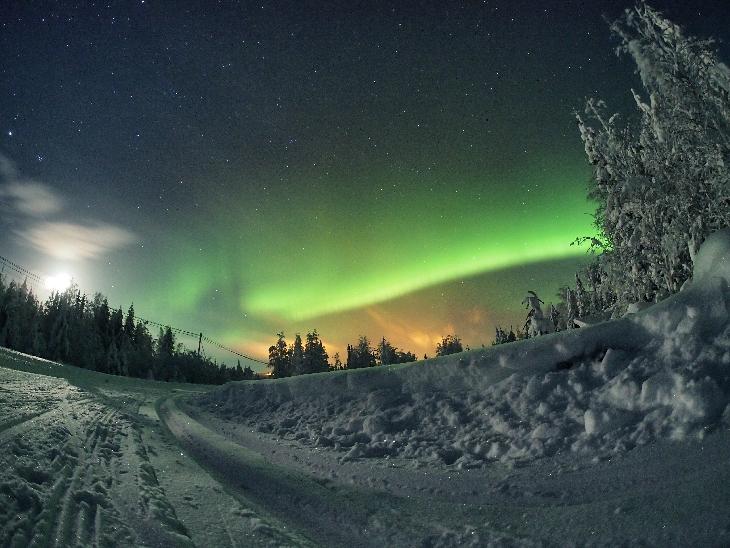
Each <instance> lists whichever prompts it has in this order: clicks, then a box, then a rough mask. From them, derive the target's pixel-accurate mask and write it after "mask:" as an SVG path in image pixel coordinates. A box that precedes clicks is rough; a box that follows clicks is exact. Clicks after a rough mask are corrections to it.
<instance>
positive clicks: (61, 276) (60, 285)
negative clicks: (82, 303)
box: [46, 272, 71, 291]
mask: <svg viewBox="0 0 730 548" xmlns="http://www.w3.org/2000/svg"><path fill="white" fill-rule="evenodd" d="M70 285H71V275H70V274H66V273H65V272H62V273H58V274H55V275H53V276H48V277H46V289H49V290H51V291H64V290H66V289H68V287H69V286H70Z"/></svg>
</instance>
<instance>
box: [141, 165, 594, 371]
mask: <svg viewBox="0 0 730 548" xmlns="http://www.w3.org/2000/svg"><path fill="white" fill-rule="evenodd" d="M431 178H432V179H433V180H432V181H427V182H426V184H424V181H422V180H418V179H415V178H412V179H410V180H408V179H405V180H401V181H400V182H399V183H393V179H392V178H388V177H384V178H383V179H381V180H379V181H378V184H376V185H375V187H376V188H377V189H383V190H382V191H381V190H378V191H376V192H374V193H373V192H368V191H367V189H370V188H373V184H372V182H371V183H370V184H368V185H367V186H365V185H363V186H362V187H361V188H362V190H361V191H360V192H357V191H355V192H353V191H351V190H350V191H347V192H346V191H345V190H344V188H345V187H344V185H343V190H342V193H343V194H346V195H339V196H338V195H336V194H334V193H331V194H330V195H329V196H328V195H326V193H322V194H320V195H319V196H316V199H310V200H309V201H308V200H307V198H308V197H309V198H311V195H310V196H301V195H300V196H296V199H292V200H287V201H283V202H280V201H276V200H274V201H273V203H272V201H269V202H267V201H266V199H265V197H262V196H252V197H251V201H252V202H256V203H257V208H254V209H255V216H251V213H250V209H251V208H250V205H249V206H248V208H246V210H247V211H249V213H248V215H249V216H248V217H246V211H242V210H241V209H238V208H237V207H227V206H224V205H223V204H219V206H220V207H221V211H225V210H226V209H227V211H228V213H227V214H225V215H224V214H219V215H218V216H217V217H218V219H219V221H218V223H220V224H227V225H228V226H231V225H232V224H233V223H232V219H243V223H242V225H241V227H240V229H238V230H236V231H231V230H225V229H224V228H223V227H222V226H214V227H212V228H211V227H207V228H206V229H203V228H202V227H200V228H199V230H196V231H194V232H193V233H194V234H196V235H198V238H197V239H194V238H190V239H188V240H186V241H185V243H184V244H183V245H181V244H180V242H178V243H177V244H176V245H175V251H174V256H169V257H165V258H164V259H163V260H162V261H161V262H162V264H165V265H169V264H173V265H175V266H174V268H172V269H171V270H170V272H171V274H170V276H169V278H168V279H167V281H166V283H165V284H164V286H163V285H152V286H150V287H149V289H148V291H147V292H146V293H147V294H146V295H144V299H143V300H142V301H141V302H144V303H146V304H145V306H146V307H149V309H150V310H169V311H170V312H169V314H170V315H171V316H172V317H176V318H180V320H179V321H185V320H186V319H187V318H189V321H191V322H192V321H194V320H196V319H198V318H200V317H201V315H202V316H203V317H204V318H206V320H207V321H209V322H210V323H212V324H214V325H216V336H218V337H220V338H222V339H223V341H224V342H225V343H226V344H229V345H231V346H233V347H235V348H238V349H240V350H244V351H247V352H253V353H255V354H256V357H258V358H263V357H264V356H265V348H266V347H267V344H268V343H270V342H271V341H272V340H273V338H274V334H275V333H276V332H277V331H279V330H284V331H285V332H287V333H294V332H297V331H306V330H310V329H313V328H318V329H319V330H320V332H321V333H322V334H323V336H324V337H325V339H326V340H329V341H332V343H331V344H334V345H335V347H336V348H333V349H331V350H330V353H331V354H333V353H334V351H337V350H339V351H340V352H342V348H341V347H343V346H344V345H345V344H346V343H347V341H350V340H355V338H356V337H357V336H358V335H359V334H362V331H361V329H363V328H364V327H365V326H364V325H362V322H358V321H357V317H358V315H357V313H358V311H360V312H362V311H368V310H370V311H372V310H373V307H374V306H375V305H379V304H383V303H388V302H398V300H399V299H402V298H403V297H405V296H408V295H411V294H415V293H417V292H419V291H420V292H422V291H423V290H428V289H436V290H438V288H439V287H442V286H446V285H448V284H449V283H451V282H454V281H460V280H465V279H468V278H475V277H476V278H479V277H480V276H483V275H484V274H488V273H491V272H496V271H502V270H505V269H509V268H510V267H515V266H518V265H530V267H532V268H534V269H540V268H541V266H540V264H541V263H543V262H546V261H554V260H559V259H567V258H575V261H578V262H579V261H580V257H581V256H584V255H585V249H584V248H580V247H578V246H572V245H570V244H571V242H572V241H573V240H574V239H575V238H576V237H577V236H582V235H587V234H593V233H594V229H593V227H592V217H591V216H590V212H591V210H592V206H591V204H590V203H589V202H587V200H586V198H585V184H586V181H587V178H588V168H587V166H585V164H582V162H581V161H574V162H572V163H569V164H568V165H567V167H566V166H561V167H560V168H558V166H556V165H554V164H553V163H551V162H550V161H548V160H546V161H545V165H543V166H537V167H536V168H534V169H531V170H525V171H524V172H512V173H507V174H499V175H497V174H492V175H490V176H484V177H483V178H479V177H476V176H474V177H473V178H471V179H469V180H464V179H461V180H458V181H451V180H448V178H447V175H442V174H440V173H434V174H433V176H432V177H431ZM488 179H490V180H488ZM494 179H498V180H499V183H498V184H495V182H494ZM293 186H294V187H302V186H303V185H293ZM333 187H335V188H336V184H334V185H333V184H330V186H329V188H333ZM310 188H311V187H310ZM346 188H350V189H351V188H352V185H347V187H346ZM356 188H358V187H356ZM482 188H484V189H489V190H488V193H487V192H481V191H480V190H479V189H482ZM308 204H312V205H308ZM274 208H281V210H280V211H279V212H278V213H277V214H273V213H272V211H271V210H272V209H274ZM223 234H225V237H223V236H222V235H223ZM202 252H205V256H206V259H205V260H201V258H200V256H199V254H200V253H202ZM578 262H575V263H571V264H576V265H577V264H578ZM569 281H570V279H569V278H568V277H567V276H566V277H564V279H562V280H555V283H554V284H551V285H550V289H545V288H538V289H542V290H543V291H545V290H547V291H554V290H555V288H556V287H557V286H558V285H560V284H563V283H567V282H569ZM558 282H560V284H559V283H558ZM486 283H489V282H486ZM526 283H529V282H528V281H526ZM165 288H167V290H166V289H165ZM527 289H535V288H534V287H522V288H514V289H513V290H510V291H509V292H508V294H506V295H505V296H504V301H503V302H501V303H481V304H482V305H484V306H485V307H487V308H494V307H504V306H507V308H508V309H509V310H510V314H507V315H505V314H502V315H498V316H499V317H500V318H514V320H511V321H515V323H516V322H517V321H518V319H519V314H520V313H519V312H518V310H519V301H520V300H521V296H520V294H519V293H520V292H524V291H526V290H527ZM427 293H428V292H427ZM485 295H486V292H485ZM551 296H552V295H551ZM510 298H511V299H512V301H513V302H512V303H510V302H509V299H510ZM423 306H424V308H428V307H429V304H428V301H426V302H425V303H423ZM457 306H467V307H468V303H457ZM396 308H397V307H396ZM398 316H399V314H398V312H397V310H391V318H394V321H398V322H401V321H403V318H400V319H397V318H398ZM338 318H339V321H338ZM346 318H347V319H346ZM409 318H410V319H409V321H410V322H411V323H412V324H413V328H414V330H417V328H418V324H419V323H421V320H422V315H421V314H415V315H413V314H412V315H410V317H409ZM492 319H494V318H492ZM482 323H485V325H480V327H479V329H481V330H482V332H483V333H484V336H483V337H482V340H481V342H482V343H487V342H488V337H489V333H491V330H492V329H493V326H492V325H486V319H485V320H484V321H483V322H482ZM325 326H331V327H330V328H331V329H333V331H334V332H326V331H325V330H324V327H325ZM446 327H453V329H456V330H459V329H460V326H458V325H453V326H452V325H451V324H448V322H447V324H445V325H444V327H443V328H446ZM434 329H435V328H434ZM460 331H462V332H464V331H465V330H464V329H460ZM368 335H369V336H371V337H372V338H379V337H380V336H383V335H385V336H388V337H394V336H395V335H396V334H391V333H388V332H378V333H368ZM434 336H435V333H434ZM431 338H433V337H431ZM396 342H398V343H399V344H401V345H402V346H408V345H410V346H411V347H414V348H413V349H414V350H415V351H417V352H419V353H424V352H430V351H432V349H431V348H430V345H431V340H429V341H428V343H423V344H420V345H419V344H418V343H417V341H413V340H410V341H409V340H405V341H404V340H396ZM477 342H479V341H473V344H475V343H477Z"/></svg>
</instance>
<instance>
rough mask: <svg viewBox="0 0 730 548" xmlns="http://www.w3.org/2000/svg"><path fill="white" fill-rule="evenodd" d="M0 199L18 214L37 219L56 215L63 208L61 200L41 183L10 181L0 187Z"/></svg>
mask: <svg viewBox="0 0 730 548" xmlns="http://www.w3.org/2000/svg"><path fill="white" fill-rule="evenodd" d="M0 199H2V200H3V201H8V202H9V205H10V206H11V207H12V208H13V209H15V210H17V211H18V212H19V213H23V214H25V215H31V216H34V217H39V216H43V215H49V214H51V213H57V212H59V211H61V209H62V208H63V199H62V198H61V197H60V196H59V195H58V194H56V192H55V191H54V190H53V189H52V188H51V187H49V186H48V185H44V184H43V183H37V182H35V181H18V180H15V181H11V182H10V183H7V184H5V185H3V186H2V187H0Z"/></svg>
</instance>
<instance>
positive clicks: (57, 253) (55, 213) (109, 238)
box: [0, 154, 135, 261]
mask: <svg viewBox="0 0 730 548" xmlns="http://www.w3.org/2000/svg"><path fill="white" fill-rule="evenodd" d="M0 179H2V180H3V181H4V184H2V185H0V205H1V207H0V212H3V213H4V215H3V216H4V217H5V219H4V220H5V222H6V224H11V225H13V226H15V227H17V228H15V229H14V232H15V234H16V236H18V238H19V239H20V240H21V241H22V242H23V243H25V244H29V245H30V246H32V247H34V248H35V249H36V250H38V251H40V252H41V253H44V254H45V255H48V256H50V257H54V258H57V259H62V260H67V261H78V260H82V259H94V258H96V257H99V256H100V255H103V254H104V253H106V252H108V251H111V250H113V249H118V248H121V247H124V246H126V245H128V244H130V243H132V242H133V241H134V239H135V235H134V234H133V233H132V232H130V231H129V230H126V229H125V228H122V227H119V226H115V225H112V224H108V223H102V222H98V221H91V220H90V221H88V222H86V223H78V222H72V221H69V220H67V218H68V216H67V215H64V209H65V206H66V200H64V199H63V197H62V196H61V195H60V194H59V193H58V191H57V190H55V189H54V188H52V187H51V186H48V185H46V184H44V183H41V182H38V181H33V180H30V179H22V178H21V176H20V175H19V174H18V171H17V169H16V168H15V164H14V163H13V162H12V161H11V160H10V159H9V158H7V157H6V156H3V155H2V154H0ZM9 212H12V213H9ZM3 216H0V219H2V217H3ZM49 217H51V218H54V217H55V219H54V220H49ZM63 217H66V219H64V218H63Z"/></svg>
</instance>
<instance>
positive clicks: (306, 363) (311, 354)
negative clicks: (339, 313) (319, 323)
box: [303, 329, 329, 373]
mask: <svg viewBox="0 0 730 548" xmlns="http://www.w3.org/2000/svg"><path fill="white" fill-rule="evenodd" d="M328 359H329V356H328V355H327V351H326V350H325V348H324V344H323V343H322V340H321V339H320V338H319V333H317V330H316V329H315V330H314V331H312V332H311V333H307V341H306V343H305V344H304V355H303V372H304V373H320V372H323V371H327V370H328V369H329V362H328V361H327V360H328Z"/></svg>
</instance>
